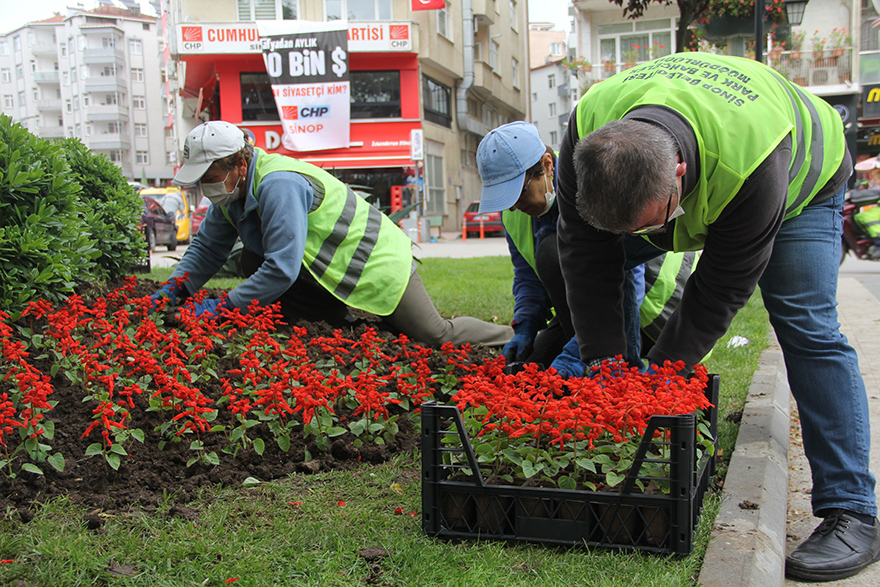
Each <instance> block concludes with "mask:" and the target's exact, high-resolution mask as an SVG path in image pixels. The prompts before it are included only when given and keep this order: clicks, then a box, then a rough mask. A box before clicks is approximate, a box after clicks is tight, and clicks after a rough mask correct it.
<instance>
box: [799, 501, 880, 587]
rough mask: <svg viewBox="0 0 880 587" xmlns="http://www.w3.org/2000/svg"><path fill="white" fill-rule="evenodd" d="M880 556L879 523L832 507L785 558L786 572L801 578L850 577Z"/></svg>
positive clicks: (829, 579) (825, 579)
mask: <svg viewBox="0 0 880 587" xmlns="http://www.w3.org/2000/svg"><path fill="white" fill-rule="evenodd" d="M878 559H880V523H878V521H877V519H876V518H875V519H874V525H873V526H872V525H870V524H866V523H864V522H861V521H859V520H857V519H856V518H854V517H853V516H851V515H849V513H847V512H846V511H845V510H832V511H831V514H830V515H829V516H828V517H826V518H825V520H824V521H823V522H822V523H821V524H819V526H818V527H817V528H816V529H815V530H814V531H813V534H812V535H810V537H809V538H807V539H806V540H805V541H804V542H803V544H801V545H800V546H798V547H797V548H796V549H795V550H794V552H792V553H791V554H790V555H788V557H787V558H786V559H785V575H786V576H787V577H790V578H792V579H800V580H801V581H835V580H837V579H845V578H846V577H851V576H853V575H855V574H856V573H858V572H859V571H861V570H862V569H864V568H865V567H867V566H868V565H870V564H871V563H873V562H876V561H877V560H878Z"/></svg>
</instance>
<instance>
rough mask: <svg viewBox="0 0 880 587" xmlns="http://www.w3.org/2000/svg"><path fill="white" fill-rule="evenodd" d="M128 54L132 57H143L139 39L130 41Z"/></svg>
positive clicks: (142, 45)
mask: <svg viewBox="0 0 880 587" xmlns="http://www.w3.org/2000/svg"><path fill="white" fill-rule="evenodd" d="M128 52H129V53H131V54H132V55H143V53H144V44H143V43H142V42H141V41H140V39H131V40H130V41H129V42H128Z"/></svg>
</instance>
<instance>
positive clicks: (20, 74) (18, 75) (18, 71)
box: [15, 65, 24, 79]
mask: <svg viewBox="0 0 880 587" xmlns="http://www.w3.org/2000/svg"><path fill="white" fill-rule="evenodd" d="M15 79H24V66H23V65H16V66H15Z"/></svg>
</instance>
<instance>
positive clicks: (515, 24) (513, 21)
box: [510, 0, 519, 32]
mask: <svg viewBox="0 0 880 587" xmlns="http://www.w3.org/2000/svg"><path fill="white" fill-rule="evenodd" d="M510 28H511V29H513V30H514V31H515V32H519V18H518V17H517V14H516V0H510Z"/></svg>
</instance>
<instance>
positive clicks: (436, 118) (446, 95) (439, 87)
mask: <svg viewBox="0 0 880 587" xmlns="http://www.w3.org/2000/svg"><path fill="white" fill-rule="evenodd" d="M422 80H423V81H422V93H423V94H424V95H423V96H422V102H423V103H424V105H425V120H428V121H430V122H433V123H435V124H440V125H442V126H445V127H446V128H452V100H451V96H452V90H451V89H450V88H449V86H446V85H443V84H441V83H440V82H438V81H434V80H432V79H431V78H429V77H423V78H422Z"/></svg>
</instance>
